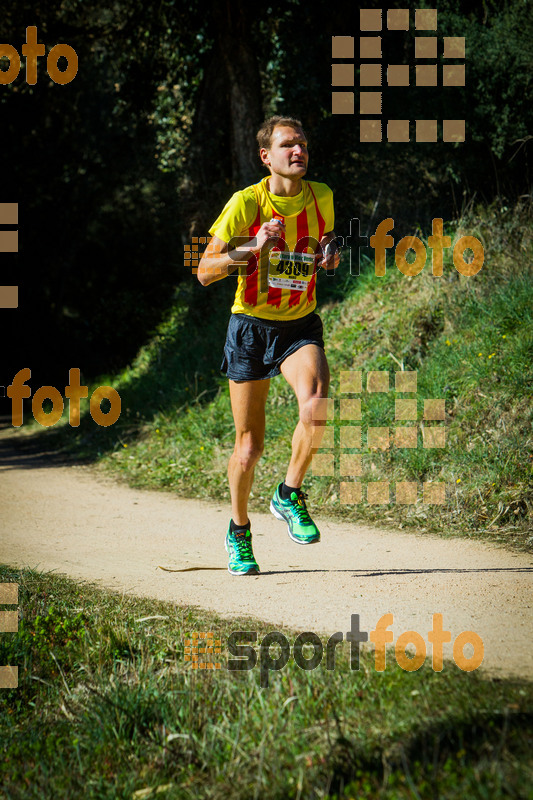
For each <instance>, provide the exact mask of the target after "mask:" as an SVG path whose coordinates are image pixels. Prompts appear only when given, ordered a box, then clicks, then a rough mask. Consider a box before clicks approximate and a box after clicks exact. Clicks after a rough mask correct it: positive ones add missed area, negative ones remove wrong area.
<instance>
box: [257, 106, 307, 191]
mask: <svg viewBox="0 0 533 800" xmlns="http://www.w3.org/2000/svg"><path fill="white" fill-rule="evenodd" d="M257 142H258V144H259V157H260V159H261V161H262V162H263V164H264V165H265V166H266V167H267V168H268V169H269V170H270V173H271V174H272V175H273V174H276V175H279V176H281V177H282V178H289V179H291V180H295V181H296V180H299V179H300V178H303V176H304V175H305V173H306V172H307V164H308V161H309V154H308V152H307V137H306V135H305V132H304V129H303V128H302V123H301V122H300V120H298V119H293V118H292V117H270V119H267V120H266V121H265V122H264V123H263V124H262V126H261V128H260V129H259V131H258V132H257Z"/></svg>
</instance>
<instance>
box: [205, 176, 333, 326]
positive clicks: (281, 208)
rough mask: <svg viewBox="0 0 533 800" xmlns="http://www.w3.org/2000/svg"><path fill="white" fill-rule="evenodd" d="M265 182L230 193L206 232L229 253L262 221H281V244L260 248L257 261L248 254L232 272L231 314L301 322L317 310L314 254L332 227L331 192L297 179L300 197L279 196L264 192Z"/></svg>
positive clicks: (298, 195)
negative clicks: (233, 286)
mask: <svg viewBox="0 0 533 800" xmlns="http://www.w3.org/2000/svg"><path fill="white" fill-rule="evenodd" d="M269 178H270V176H267V177H266V178H263V180H262V181H260V182H259V183H256V184H253V185H252V186H248V187H246V189H242V190H241V191H239V192H235V194H234V195H233V196H232V197H231V198H230V200H229V201H228V203H227V204H226V206H225V207H224V209H223V211H222V213H221V214H220V216H219V217H218V219H217V220H216V222H215V223H214V224H213V225H212V226H211V228H210V229H209V233H210V234H211V235H212V236H217V237H218V238H219V239H222V241H224V242H226V243H228V244H230V249H232V247H234V246H238V245H239V244H244V243H245V242H248V241H250V239H253V238H254V237H255V236H256V235H257V232H258V230H259V228H260V227H261V225H262V224H263V223H264V222H268V221H269V220H271V219H273V218H274V217H276V218H278V219H281V221H282V222H283V223H284V224H285V234H284V236H283V237H282V240H281V241H280V242H278V244H276V246H275V247H274V248H272V249H269V247H271V245H269V246H268V247H264V248H263V250H262V251H261V253H260V254H258V256H257V257H256V256H255V255H251V256H250V258H249V259H248V262H247V264H245V265H243V266H242V267H240V268H239V269H238V270H237V271H236V272H235V273H233V274H234V275H238V278H237V290H236V292H235V300H234V303H233V306H232V308H231V311H232V313H233V314H248V315H249V316H252V317H261V318H263V319H272V320H294V319H300V318H301V317H305V316H306V315H307V314H310V313H311V311H314V309H315V307H316V268H315V253H316V252H317V250H318V243H319V242H320V240H321V239H322V237H323V236H324V234H325V233H329V231H332V230H333V227H334V222H335V217H334V211H333V192H332V191H331V189H330V188H329V186H326V184H325V183H317V182H316V181H305V180H302V189H301V191H300V193H299V194H297V195H295V196H294V197H281V196H279V195H274V194H271V193H270V192H269V191H268V180H269ZM236 237H239V239H238V241H237V242H235V243H233V245H232V244H231V242H232V239H235V238H236ZM258 262H259V263H258Z"/></svg>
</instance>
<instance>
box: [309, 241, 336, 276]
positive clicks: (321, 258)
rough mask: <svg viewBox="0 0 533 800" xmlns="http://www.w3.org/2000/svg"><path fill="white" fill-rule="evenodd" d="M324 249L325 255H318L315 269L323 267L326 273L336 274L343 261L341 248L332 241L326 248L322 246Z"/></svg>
mask: <svg viewBox="0 0 533 800" xmlns="http://www.w3.org/2000/svg"><path fill="white" fill-rule="evenodd" d="M322 247H323V254H321V253H317V254H316V262H315V269H318V268H319V267H322V268H323V269H325V270H326V272H334V271H335V270H336V269H337V267H338V266H339V263H340V260H341V257H340V253H339V248H338V247H337V245H336V244H335V242H334V241H330V242H328V243H327V244H326V245H325V246H324V245H322Z"/></svg>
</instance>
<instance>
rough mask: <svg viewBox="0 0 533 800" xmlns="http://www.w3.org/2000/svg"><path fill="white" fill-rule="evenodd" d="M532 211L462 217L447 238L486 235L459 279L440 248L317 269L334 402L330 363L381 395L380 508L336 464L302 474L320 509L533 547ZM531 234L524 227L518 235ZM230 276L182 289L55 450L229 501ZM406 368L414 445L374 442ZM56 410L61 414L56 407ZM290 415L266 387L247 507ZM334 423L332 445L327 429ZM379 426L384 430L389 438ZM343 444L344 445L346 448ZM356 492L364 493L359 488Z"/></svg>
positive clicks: (390, 415)
mask: <svg viewBox="0 0 533 800" xmlns="http://www.w3.org/2000/svg"><path fill="white" fill-rule="evenodd" d="M530 214H531V212H530V209H526V208H517V209H513V210H505V209H497V208H492V209H490V210H480V211H479V212H478V213H477V214H471V215H470V216H469V218H468V219H465V220H463V221H462V223H461V225H460V226H459V225H457V226H453V225H449V226H448V230H447V232H448V233H450V234H452V236H453V235H454V228H455V229H456V230H455V234H457V235H458V234H459V232H460V231H462V233H468V234H471V235H476V236H477V237H478V238H480V239H481V240H482V241H483V243H484V246H485V264H484V266H483V269H482V270H481V271H480V272H479V273H478V274H477V275H476V276H474V277H463V276H461V275H459V273H458V272H457V271H456V270H455V268H454V267H453V264H452V263H451V251H450V250H448V251H445V253H447V255H446V258H445V265H444V276H443V277H442V278H435V277H433V275H432V274H431V271H430V265H429V263H428V265H427V266H426V268H425V269H424V271H423V272H422V273H420V274H419V275H418V276H416V277H406V276H404V275H402V274H401V273H400V272H399V271H398V270H397V269H396V267H395V266H394V262H393V261H392V262H391V263H390V264H389V265H388V269H387V275H386V276H385V277H383V278H377V277H376V276H375V275H374V271H373V264H370V263H369V262H368V261H367V263H366V269H363V274H362V275H361V276H351V275H349V274H348V267H347V264H346V263H344V265H343V266H342V267H341V269H340V273H339V275H338V276H337V277H336V278H335V279H334V280H329V279H325V278H323V279H322V282H321V284H320V285H319V295H320V298H319V302H320V303H321V315H322V317H323V320H324V325H325V330H326V341H327V353H328V358H329V362H330V367H331V374H332V385H331V390H330V397H333V398H336V400H335V403H336V407H337V411H336V413H337V415H338V413H339V411H338V409H339V397H340V373H341V371H343V370H362V373H363V387H365V386H366V376H367V373H368V372H369V371H371V370H380V371H388V372H389V373H390V386H391V391H390V392H388V393H378V394H370V393H367V392H366V391H364V392H363V394H362V395H361V396H362V409H363V421H362V431H363V439H362V442H363V448H362V450H361V451H360V452H362V454H363V476H362V482H363V484H366V483H367V482H368V481H369V480H371V481H388V482H389V483H390V486H391V492H390V499H391V501H392V502H390V503H389V504H386V505H371V504H370V505H369V504H368V503H367V502H366V500H365V499H364V500H363V502H361V503H359V504H358V505H345V504H341V502H340V498H339V472H338V469H339V465H338V458H337V465H336V470H337V472H336V474H335V476H333V477H329V478H328V477H318V476H312V475H309V476H308V478H307V479H306V488H307V489H308V490H310V497H311V506H312V509H313V510H314V512H315V513H316V514H317V515H319V516H320V515H324V514H329V515H330V516H336V517H340V518H343V519H347V520H353V521H356V520H365V521H369V520H374V521H376V522H378V523H379V524H381V525H387V524H393V525H399V526H400V527H409V526H415V527H417V528H418V529H421V530H428V531H440V532H442V533H447V534H462V535H468V536H477V535H482V536H484V537H488V538H489V539H490V540H491V541H496V540H499V541H505V542H507V543H508V544H515V545H518V546H522V547H531V545H532V544H533V538H532V537H531V514H532V511H533V494H532V491H531V484H532V481H531V469H532V459H533V448H532V445H533V439H532V433H531V417H532V405H531V386H532V385H533V375H532V367H531V364H532V361H533V310H532V303H531V283H532V278H533V246H532V242H531V236H530V233H529V232H530V230H531V216H530ZM528 236H529V238H528ZM233 289H234V285H233V283H232V280H231V279H230V280H226V281H224V282H222V283H219V284H215V285H214V286H211V287H209V288H208V289H207V290H206V289H202V287H200V286H199V285H194V284H193V285H189V286H187V287H186V288H185V289H182V290H181V293H180V295H179V296H178V297H177V298H176V299H175V301H174V303H173V304H172V306H171V308H170V310H169V312H168V314H167V317H166V319H165V321H164V322H163V323H162V324H161V325H160V327H159V329H158V331H156V332H154V335H153V337H152V338H151V340H150V342H149V343H148V344H147V345H146V347H144V348H143V349H142V350H141V351H140V353H139V355H138V357H137V359H136V361H135V363H134V364H133V365H132V366H131V367H130V368H129V369H127V370H125V371H124V373H123V374H122V375H119V376H114V377H109V378H107V379H106V378H105V377H104V378H102V379H101V380H100V381H99V382H100V383H107V382H110V383H113V385H115V386H116V387H117V388H118V390H119V392H120V394H121V397H122V400H123V410H122V415H121V418H120V419H119V421H118V422H117V423H116V424H115V425H114V426H113V427H112V428H109V429H102V428H97V426H96V425H95V423H94V422H93V421H92V420H91V419H90V418H89V419H87V418H85V420H84V421H83V422H82V425H81V426H80V428H79V429H78V430H76V429H72V428H70V427H68V426H63V428H62V431H61V439H62V443H63V446H65V447H66V448H67V449H68V450H70V451H71V452H73V453H75V454H77V455H80V454H85V455H87V456H89V457H91V458H94V457H97V458H99V460H100V461H101V463H102V464H103V465H104V466H105V467H107V468H109V469H111V470H113V471H114V472H115V473H116V474H119V475H122V476H124V478H125V479H126V480H127V481H128V482H130V483H131V484H132V485H136V486H147V487H152V488H162V489H166V490H170V491H173V492H176V493H179V494H182V495H188V496H196V497H206V498H213V499H217V500H225V501H228V499H229V492H228V487H227V478H226V469H227V460H228V457H229V455H230V453H231V451H232V446H233V424H232V417H231V410H230V404H229V394H228V389H227V382H226V381H225V379H223V378H221V377H220V376H219V372H218V367H219V363H220V357H221V350H222V343H223V337H224V331H225V325H226V321H227V316H228V308H229V305H230V302H231V295H232V291H233ZM400 369H405V370H416V371H417V376H418V392H417V394H416V395H414V394H409V395H403V396H404V397H415V396H416V398H417V401H418V426H419V433H418V447H417V448H416V449H397V448H395V447H391V448H390V449H389V450H388V451H385V452H376V451H373V452H371V451H370V450H369V449H368V448H367V447H366V446H365V445H366V428H367V427H368V426H369V425H370V426H381V427H383V426H388V427H389V428H390V429H391V431H392V429H393V428H394V396H395V395H394V391H393V390H394V372H396V371H399V370H400ZM426 398H445V400H446V422H445V426H446V447H445V448H444V449H425V448H424V447H423V446H422V441H423V440H422V434H421V427H422V425H423V424H425V425H426V426H427V427H431V426H433V425H435V426H439V425H442V424H444V423H435V422H432V423H423V420H422V416H423V405H424V404H423V401H424V399H426ZM65 416H66V415H65ZM296 417H297V411H296V406H295V402H294V399H293V396H292V392H291V390H290V388H289V387H288V386H287V385H286V383H285V382H284V380H283V378H281V377H278V378H276V379H274V380H273V381H272V382H271V390H270V395H269V400H268V405H267V441H266V448H265V454H264V456H263V458H262V460H261V462H260V464H259V466H258V467H257V469H256V479H255V485H254V489H253V495H252V499H251V507H252V510H258V509H264V508H265V502H266V501H267V499H268V498H269V497H270V496H271V493H272V491H273V488H274V486H275V485H276V483H277V482H278V481H279V480H281V479H282V478H283V477H284V470H285V467H286V464H287V461H288V458H289V455H290V441H291V435H292V430H293V427H294V424H295V422H296ZM328 424H334V426H335V429H336V430H335V452H336V454H338V453H339V447H340V440H339V428H340V427H341V426H342V425H344V424H349V423H345V422H340V423H339V422H338V417H337V422H336V423H333V422H331V423H328ZM48 433H49V434H50V433H52V430H51V429H50V431H48ZM391 435H392V434H391ZM344 452H357V451H350V450H345V451H344ZM397 481H416V482H417V484H418V499H417V502H416V504H415V505H399V504H398V505H397V504H395V503H394V499H395V492H394V487H395V483H396V482H397ZM427 481H438V482H445V483H446V487H447V488H446V502H445V503H444V504H443V505H428V504H425V503H424V502H423V494H422V482H427ZM363 498H366V491H365V492H363Z"/></svg>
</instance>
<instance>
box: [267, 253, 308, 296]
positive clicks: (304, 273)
mask: <svg viewBox="0 0 533 800" xmlns="http://www.w3.org/2000/svg"><path fill="white" fill-rule="evenodd" d="M314 265H315V255H314V253H293V252H291V251H290V250H283V251H281V252H280V251H279V250H272V251H271V252H270V258H269V263H268V285H269V286H273V287H275V288H277V289H296V291H298V292H303V291H305V290H306V289H307V287H308V286H309V281H310V280H311V278H312V277H313V272H314Z"/></svg>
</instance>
